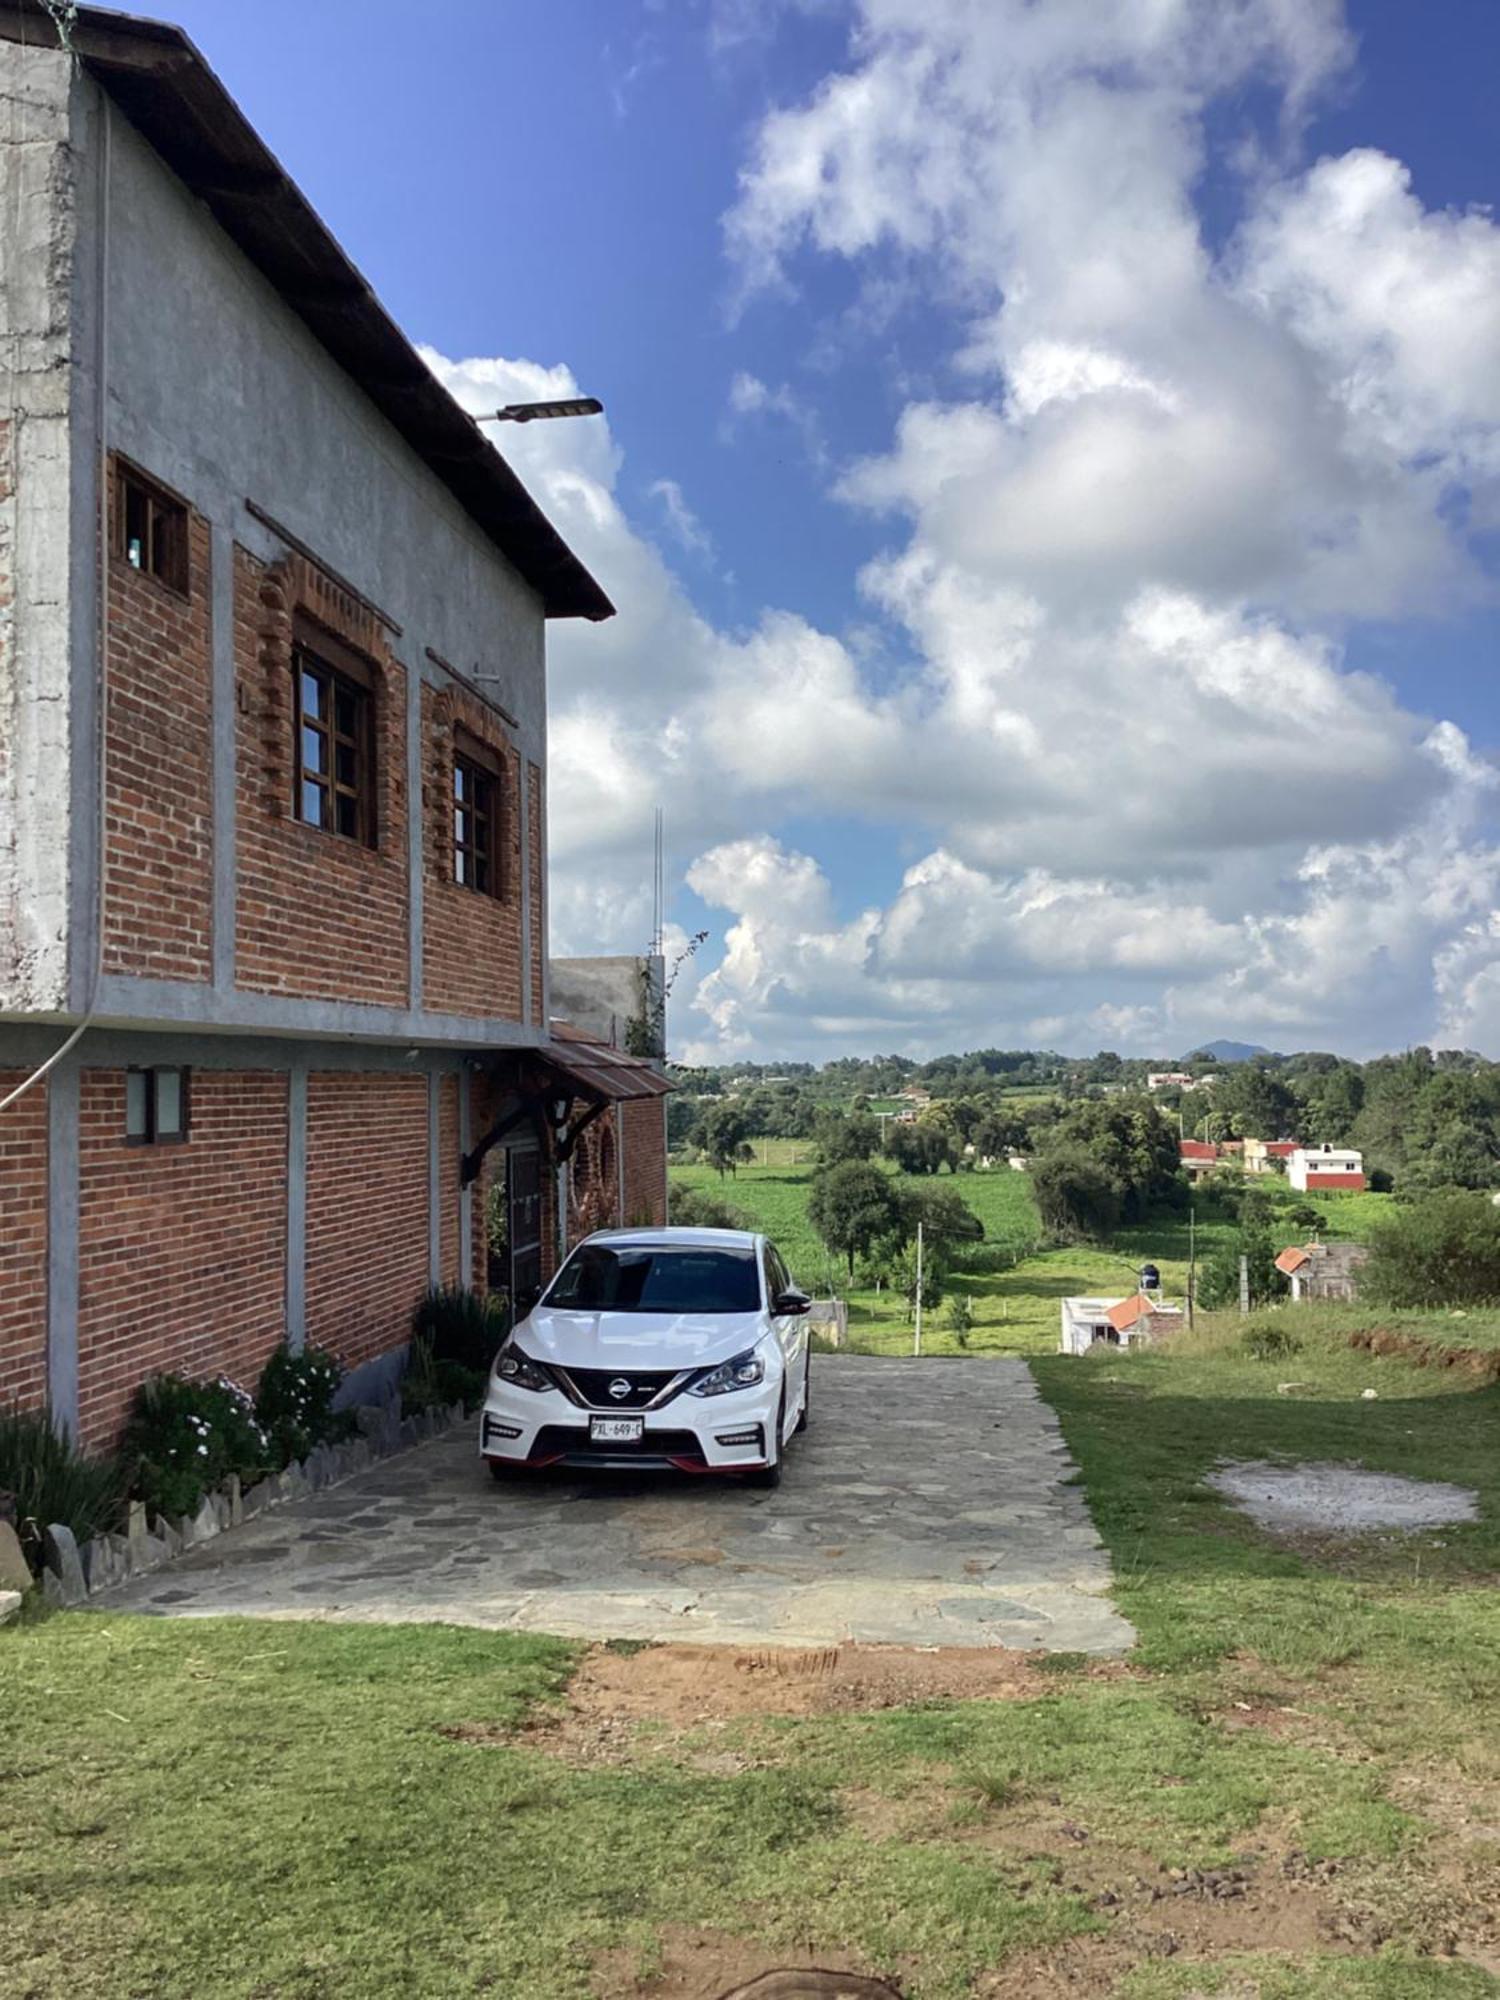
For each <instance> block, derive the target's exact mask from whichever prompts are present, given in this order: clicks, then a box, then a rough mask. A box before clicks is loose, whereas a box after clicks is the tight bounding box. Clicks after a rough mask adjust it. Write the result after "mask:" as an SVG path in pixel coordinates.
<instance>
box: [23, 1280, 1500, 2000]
mask: <svg viewBox="0 0 1500 2000" xmlns="http://www.w3.org/2000/svg"><path fill="white" fill-rule="evenodd" d="M1307 1324H1308V1326H1309V1328H1310V1332H1309V1335H1308V1338H1307V1341H1306V1345H1305V1346H1304V1348H1303V1350H1302V1351H1301V1352H1299V1353H1298V1354H1296V1355H1295V1356H1293V1357H1290V1358H1284V1359H1282V1360H1280V1361H1278V1362H1276V1363H1274V1364H1269V1365H1268V1364H1266V1363H1263V1362H1258V1361H1255V1360H1252V1359H1251V1358H1249V1356H1248V1355H1247V1354H1246V1352H1245V1351H1244V1348H1243V1340H1242V1335H1243V1329H1241V1328H1240V1327H1239V1326H1238V1325H1224V1326H1219V1327H1216V1328H1214V1329H1210V1330H1209V1331H1207V1332H1204V1333H1200V1335H1199V1336H1197V1337H1196V1338H1194V1339H1193V1340H1191V1341H1184V1342H1182V1343H1181V1344H1180V1345H1179V1346H1178V1347H1177V1348H1176V1350H1175V1351H1173V1352H1170V1353H1167V1352H1155V1353H1143V1354H1129V1355H1121V1354H1119V1353H1117V1352H1111V1353H1109V1354H1103V1353H1101V1354H1099V1355H1095V1356H1092V1357H1089V1358H1085V1359H1079V1360H1069V1359H1065V1358H1062V1357H1048V1358H1045V1359H1042V1360H1039V1361H1038V1362H1036V1363H1035V1364H1034V1367H1035V1372H1036V1375H1037V1379H1038V1381H1039V1382H1040V1384H1041V1386H1042V1388H1043V1390H1044V1392H1045V1393H1046V1395H1047V1396H1048V1397H1049V1398H1050V1400H1051V1401H1052V1402H1053V1404H1054V1405H1055V1407H1056V1408H1057V1410H1058V1411H1059V1413H1060V1415H1061V1418H1062V1422H1063V1426H1064V1429H1065V1432H1066V1435H1067V1437H1068V1440H1069V1443H1070V1445H1071V1447H1072V1449H1073V1451H1074V1453H1075V1455H1076V1457H1077V1459H1078V1462H1079V1464H1080V1467H1081V1476H1082V1480H1083V1483H1084V1485H1085V1488H1086V1490H1087V1493H1088V1497H1089V1500H1090V1503H1091V1505H1092V1507H1093V1511H1094V1516H1095V1520H1096V1522H1097V1524H1098V1527H1099V1529H1100V1532H1101V1533H1102V1535H1103V1536H1104V1538H1105V1540H1106V1542H1107V1543H1108V1544H1109V1547H1110V1549H1111V1552H1112V1554H1113V1558H1114V1561H1115V1564H1116V1569H1117V1574H1118V1578H1119V1584H1118V1596H1119V1601H1120V1603H1121V1606H1122V1608H1123V1610H1124V1611H1125V1612H1126V1613H1127V1615H1128V1616H1129V1617H1130V1618H1131V1619H1132V1620H1133V1621H1134V1622H1135V1624H1136V1627H1137V1629H1138V1631H1139V1634H1140V1645H1139V1649H1138V1651H1137V1653H1136V1655H1135V1656H1134V1658H1133V1660H1132V1662H1131V1663H1130V1665H1129V1667H1128V1668H1127V1669H1126V1670H1125V1671H1124V1672H1123V1673H1121V1672H1118V1671H1117V1672H1115V1673H1113V1674H1111V1675H1103V1676H1101V1675H1097V1674H1094V1673H1091V1672H1090V1671H1088V1669H1087V1666H1086V1663H1085V1662H1083V1661H1081V1660H1079V1659H1077V1658H1076V1657H1073V1656H1068V1655H1062V1656H1059V1657H1057V1658H1056V1659H1055V1660H1053V1661H1051V1662H1050V1663H1048V1664H1049V1666H1050V1669H1051V1671H1049V1672H1047V1673H1045V1674H1038V1675H1037V1677H1036V1679H1035V1681H1034V1683H1033V1684H1032V1685H1031V1687H1030V1688H1029V1690H1026V1689H1023V1691H1022V1695H1021V1698H1014V1699H1000V1700H993V1701H976V1700H969V1701H937V1700H928V1701H925V1702H922V1703H921V1704H919V1705H916V1706H906V1707H896V1708H888V1709H883V1710H865V1711H861V1710H858V1709H856V1710H855V1711H854V1712H847V1713H845V1712H830V1713H825V1714H819V1715H812V1716H805V1717H800V1718H780V1719H770V1718H766V1717H759V1718H756V1717H750V1718H746V1719H741V1720H739V1721H736V1722H731V1723H729V1724H723V1723H720V1724H718V1725H704V1724H700V1723H698V1722H697V1721H695V1720H692V1719H688V1720H686V1721H684V1720H683V1718H682V1716H681V1714H679V1715H678V1716H677V1718H676V1720H675V1721H674V1722H673V1723H672V1724H671V1725H670V1726H669V1725H667V1724H666V1723H663V1722H657V1721H654V1720H653V1719H652V1717H651V1716H649V1715H648V1716H646V1717H644V1718H639V1719H635V1720H622V1721H621V1722H619V1723H618V1724H617V1725H615V1727H614V1729H613V1731H612V1733H611V1734H610V1735H609V1737H608V1738H607V1739H605V1740H604V1742H603V1746H602V1749H601V1750H600V1751H599V1753H598V1754H596V1755H594V1756H593V1757H591V1758H588V1759H582V1760H580V1759H577V1758H575V1759H573V1760H571V1761H569V1760H568V1759H566V1758H564V1757H562V1756H559V1755H557V1754H554V1753H553V1752H552V1751H551V1750H550V1749H549V1747H548V1743H549V1739H548V1738H547V1737H546V1736H541V1737H537V1736H532V1735H528V1734H527V1733H525V1730H524V1728H523V1727H522V1725H524V1723H525V1721H526V1719H527V1717H528V1716H535V1715H538V1714H546V1713H547V1712H549V1711H550V1710H551V1709H552V1708H553V1707H554V1705H555V1704H556V1703H557V1701H558V1699H559V1696H560V1695H561V1693H562V1691H563V1689H564V1687H565V1684H566V1682H567V1680H568V1677H569V1675H570V1673H571V1672H572V1671H573V1669H574V1663H575V1661H576V1658H577V1652H576V1649H574V1648H572V1647H570V1646H568V1645H566V1644H563V1643H562V1642H555V1641H550V1640H547V1639H541V1638H534V1637H523V1636H516V1635H509V1634H488V1633H481V1632H469V1631H455V1630H451V1629H443V1628H432V1627H408V1628H401V1629H393V1628H382V1627H369V1626H332V1625H320V1624H306V1625H299V1624H288V1623H265V1624H254V1623H251V1622H248V1621H241V1620H183V1621H173V1620H167V1619H148V1618H126V1617H117V1616H109V1615H101V1614H99V1613H87V1614H85V1613H72V1614H60V1615H52V1616H44V1617H38V1618H35V1619H32V1620H30V1621H28V1622H27V1623H25V1624H23V1625H22V1626H20V1627H18V1628H14V1629H11V1630H9V1631H5V1632H0V1714H3V1716H4V1718H5V1726H4V1730H3V1734H0V1799H3V1801H4V1811H3V1812H0V1880H3V1882H4V1884H5V1893H4V1895H3V1897H0V1993H3V1994H5V1995H15V1996H22V1995H25V1996H27V2000H95V1996H98V2000H131V1996H151V2000H179V1996H180V2000H188V1996H192V2000H201V1996H218V1995H224V1996H231V2000H283V1996H288V2000H356V1997H357V2000H366V1996H368V2000H375V1996H384V1995H389V1994H396V1993H399V1994H403V1995H406V1994H411V1995H416V1996H428V1995H431V1996H434V2000H436V1996H439V1995H441V1996H444V1997H445V2000H446V1996H451V1995H460V1994H487V1995H492V1996H503V2000H533V1996H544V2000H586V1996H595V2000H616V1996H618V1995H621V1994H624V1993H627V1992H633V1991H636V1990H637V1988H636V1986H635V1984H634V1980H635V1977H636V1975H637V1974H639V1976H640V1977H641V1978H643V1979H649V1976H650V1974H651V1972H652V1969H653V1968H654V1967H655V1966H656V1965H657V1964H658V1963H659V1962H660V1959H661V1955H662V1952H663V1951H664V1949H666V1948H668V1946H669V1945H670V1943H671V1940H673V1939H674V1938H680V1937H682V1936H688V1937H691V1938H697V1937H699V1936H708V1937H711V1938H718V1939H740V1940H748V1941H750V1943H751V1944H753V1946H754V1950H755V1952H756V1953H757V1954H759V1962H760V1963H775V1962H776V1961H777V1959H778V1957H781V1956H784V1955H786V1954H789V1953H790V1952H792V1951H794V1950H795V1951H803V1950H806V1951H809V1952H812V1953H813V1954H814V1955H815V1956H817V1957H818V1958H820V1959H821V1960H822V1961H823V1962H825V1963H834V1964H845V1965H856V1966H864V1967H867V1968H869V1969H872V1970H882V1971H884V1972H886V1973H887V1974H891V1975H894V1976H896V1977H897V1978H898V1979H899V1981H900V1983H901V1986H902V1990H903V1991H904V1992H905V1993H906V1994H907V1995H908V1996H910V2000H960V1996H974V2000H981V1996H991V2000H1001V1996H1009V1995H1012V1994H1014V1995H1016V1996H1018V2000H1020V1996H1025V1995H1028V1994H1030V1993H1033V1992H1035V1993H1045V1994H1048V1995H1054V1994H1058V1993H1061V1992H1064V1991H1066V1992H1072V1991H1074V1990H1078V1991H1080V1992H1087V1993H1100V1994H1102V1993H1105V1992H1113V1993H1117V1994H1119V1995H1121V1996H1123V2000H1187V1996H1190V1995H1207V1994H1219V1995H1222V1996H1223V2000H1256V1996H1259V2000H1321V1996H1327V2000H1341V1996H1345V1995H1354V1996H1365V2000H1428V1997H1429V1996H1432V2000H1478V1996H1481V1995H1485V1994H1494V1993H1497V1992H1500V1979H1496V1978H1495V1977H1494V1976H1493V1970H1491V1971H1487V1970H1486V1969H1485V1966H1484V1963H1483V1961H1484V1959H1485V1958H1486V1955H1489V1958H1490V1963H1491V1966H1492V1968H1493V1967H1500V1732H1497V1731H1496V1729H1495V1727H1494V1719H1495V1716H1496V1715H1497V1714H1500V1600H1497V1596H1496V1592H1495V1588H1494V1585H1495V1579H1496V1576H1497V1575H1500V1454H1497V1453H1496V1451H1495V1448H1494V1447H1495V1435H1496V1425H1497V1419H1500V1388H1496V1387H1489V1388H1477V1387H1476V1386H1475V1385H1474V1383H1473V1382H1472V1381H1468V1380H1465V1379H1463V1378H1462V1377H1461V1376H1460V1375H1458V1374H1457V1373H1456V1372H1455V1371H1452V1370H1446V1371H1445V1370H1437V1369H1430V1368H1428V1369H1422V1368H1417V1367H1414V1366H1412V1365H1410V1364H1409V1363H1407V1362H1406V1361H1404V1360H1401V1359H1397V1358H1387V1359H1380V1358H1377V1357H1375V1356H1372V1355H1369V1354H1366V1353H1357V1352H1355V1351H1353V1350H1351V1349H1350V1348H1349V1347H1348V1346H1347V1345H1346V1344H1345V1342H1344V1339H1343V1337H1342V1335H1341V1334H1340V1333H1339V1332H1337V1331H1336V1330H1333V1329H1325V1330H1322V1331H1320V1330H1319V1329H1318V1326H1317V1323H1316V1318H1315V1316H1314V1318H1313V1319H1311V1320H1309V1321H1308V1323H1307ZM821 1365H822V1366H824V1367H827V1368H837V1367H838V1366H839V1365H840V1364H839V1362H838V1361H837V1359H832V1360H828V1361H825V1362H823V1363H822V1364H821ZM1293 1375H1294V1376H1295V1378H1296V1379H1297V1381H1298V1383H1299V1385H1300V1387H1299V1390H1298V1393H1297V1394H1296V1395H1295V1396H1281V1395H1278V1394H1277V1390H1276V1384H1277V1381H1278V1379H1285V1378H1286V1377H1288V1376H1293ZM1370 1388H1373V1389H1375V1390H1376V1392H1377V1393H1376V1396H1375V1397H1374V1399H1373V1400H1371V1399H1367V1398H1366V1397H1365V1395H1364V1393H1363V1392H1364V1391H1365V1390H1366V1389H1370ZM1260 1455H1269V1456H1278V1457H1279V1456H1287V1457H1303V1458H1318V1459H1327V1458H1332V1459H1340V1460H1350V1461H1353V1462H1356V1463H1359V1464H1364V1465H1370V1466H1375V1467H1380V1468H1383V1469H1387V1470H1390V1471H1394V1472H1405V1473H1413V1474H1418V1475H1423V1476H1437V1477H1445V1478H1452V1479H1457V1480H1459V1481H1461V1482H1464V1483H1466V1484H1471V1485H1474V1486H1476V1487H1477V1488H1478V1489H1479V1490H1480V1492H1481V1494H1482V1495H1483V1505H1484V1512H1483V1518H1482V1520H1481V1521H1480V1522H1478V1523H1477V1524H1475V1525H1472V1526H1465V1527H1460V1528H1456V1529H1451V1530H1448V1531H1445V1532H1443V1533H1442V1534H1436V1535H1434V1534H1428V1535H1423V1536H1420V1537H1415V1538H1413V1537H1401V1538H1394V1539H1390V1538H1386V1539H1382V1538H1376V1539H1375V1540H1374V1541H1372V1542H1369V1543H1366V1544H1364V1545H1361V1546H1358V1547H1356V1548H1353V1549H1350V1548H1347V1547H1345V1548H1339V1547H1336V1546H1333V1545H1329V1544H1326V1543H1324V1544H1321V1545H1320V1544H1318V1543H1316V1542H1315V1543H1313V1544H1311V1545H1307V1546H1302V1547H1300V1548H1296V1549H1291V1548H1286V1547H1281V1546H1277V1545H1275V1544H1273V1543H1271V1542H1269V1541H1268V1540H1266V1539H1265V1538H1264V1537H1262V1536H1261V1535H1259V1534H1258V1533H1257V1532H1256V1531H1255V1530H1254V1529H1253V1528H1252V1527H1251V1526H1249V1525H1248V1523H1246V1522H1245V1521H1244V1520H1243V1519H1242V1518H1241V1517H1239V1516H1238V1515H1237V1514H1235V1513H1234V1512H1232V1511H1231V1510H1230V1509H1228V1508H1227V1507H1225V1506H1223V1505H1222V1504H1220V1503H1219V1502H1218V1500H1217V1499H1216V1498H1215V1497H1214V1496H1213V1494H1212V1493H1211V1492H1210V1491H1209V1489H1208V1488H1206V1487H1205V1486H1204V1484H1203V1475H1204V1473H1205V1472H1206V1471H1207V1470H1208V1469H1209V1468H1210V1467H1211V1465H1212V1464H1213V1463H1214V1462H1215V1461H1216V1460H1218V1459H1220V1458H1222V1457H1245V1456H1260ZM772 1504H774V1503H772ZM649 1659H650V1652H649V1649H648V1650H647V1652H646V1655H645V1661H644V1662H643V1664H649ZM476 1724H477V1725H480V1727H479V1729H478V1730H477V1731H476V1730H475V1728H474V1725H476ZM476 1734H477V1735H478V1736H479V1737H480V1738H482V1739H483V1740H478V1741H476V1740H473V1738H474V1737H475V1736H476ZM1226 1867H1228V1868H1232V1869H1234V1870H1236V1871H1238V1873H1239V1874H1240V1875H1241V1876H1242V1877H1243V1878H1244V1880H1245V1881H1246V1882H1247V1883H1248V1885H1249V1888H1248V1891H1247V1896H1248V1898H1249V1900H1247V1901H1246V1902H1245V1904H1244V1905H1243V1906H1233V1905H1225V1906H1224V1907H1223V1908H1221V1907H1220V1906H1219V1905H1218V1904H1217V1903H1216V1902H1215V1901H1214V1899H1213V1898H1212V1896H1211V1895H1206V1894H1205V1893H1203V1892H1199V1891H1192V1890H1191V1877H1189V1890H1190V1893H1188V1894H1186V1895H1185V1897H1184V1899H1183V1900H1181V1901H1178V1900H1175V1898H1174V1894H1173V1892H1174V1890H1175V1889H1176V1887H1177V1883H1176V1880H1175V1878H1174V1877H1173V1876H1172V1875H1171V1874H1170V1873H1169V1872H1167V1871H1170V1870H1172V1869H1177V1870H1186V1871H1194V1870H1206V1869H1223V1868H1226ZM1293 1877H1295V1878H1296V1880H1297V1881H1298V1882H1306V1881H1309V1880H1311V1881H1312V1882H1313V1883H1314V1884H1315V1887H1313V1888H1308V1889H1305V1890H1303V1889H1299V1890H1297V1891H1296V1894H1295V1895H1294V1893H1293V1891H1292V1890H1289V1889H1288V1888H1287V1886H1286V1884H1287V1882H1288V1880H1289V1879H1291V1878H1293ZM1297 1895H1300V1896H1302V1898H1303V1901H1302V1902H1301V1903H1300V1904H1299V1903H1298V1902H1297V1901H1296V1896H1297ZM1309 1898H1311V1899H1312V1906H1313V1907H1315V1908H1316V1909H1317V1910H1318V1912H1320V1915H1319V1920H1318V1923H1317V1924H1316V1925H1311V1924H1310V1923H1309V1922H1308V1921H1307V1920H1304V1921H1303V1928H1302V1931H1301V1932H1294V1931H1290V1930H1287V1929H1284V1928H1283V1926H1284V1925H1285V1924H1288V1923H1290V1922H1291V1915H1289V1912H1291V1913H1292V1914H1294V1913H1295V1910H1296V1909H1298V1908H1301V1909H1303V1910H1304V1911H1305V1910H1306V1908H1307V1907H1309V1903H1308V1899H1309ZM1158 1899H1160V1900H1158ZM1288 1899H1290V1901H1289V1900H1288ZM1237 1908H1242V1910H1243V1914H1242V1915H1241V1916H1240V1918H1239V1919H1238V1920H1237V1921H1236V1909H1237ZM1059 1952H1063V1953H1066V1954H1068V1955H1067V1956H1064V1957H1062V1958H1059V1957H1058V1956H1057V1954H1058V1953H1059ZM606 1966H608V1967H610V1968H611V1970H610V1971H609V1972H608V1973H606V1972H605V1971H604V1969H603V1968H605V1967H606ZM622 1966H625V1967H628V1968H629V1970H628V1972H622V1970H621V1967H622ZM1044 1974H1045V1975H1046V1976H1045V1977H1044V1976H1043V1975H1044ZM685 1990H687V1989H683V1988H681V1987H675V1986H674V1987H673V1988H672V1991H673V1992H674V1993H678V1992H683V1991H685Z"/></svg>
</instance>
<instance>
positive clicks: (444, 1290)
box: [411, 1285, 509, 1402]
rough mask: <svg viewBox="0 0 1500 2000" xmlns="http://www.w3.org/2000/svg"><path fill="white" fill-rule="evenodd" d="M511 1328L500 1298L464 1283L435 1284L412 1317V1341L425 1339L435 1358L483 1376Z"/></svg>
mask: <svg viewBox="0 0 1500 2000" xmlns="http://www.w3.org/2000/svg"><path fill="white" fill-rule="evenodd" d="M508 1330H509V1315H508V1313H507V1312H506V1309H505V1307H504V1306H503V1305H502V1304H501V1302H500V1301H499V1300H498V1299H495V1298H486V1297H485V1296H484V1295H483V1294H481V1293H479V1292H471V1291H470V1290H469V1289H468V1287H467V1286H465V1285H435V1286H434V1287H433V1289H432V1290H431V1291H430V1292H428V1294H427V1296H426V1297H425V1298H424V1299H423V1300H422V1302H421V1304H420V1305H419V1306H418V1307H417V1309H416V1311H415V1312H414V1313H413V1314H412V1321H411V1334H412V1340H413V1342H414V1343H415V1342H416V1341H419V1340H425V1341H426V1342H427V1344H428V1346H429V1347H430V1348H431V1350H432V1358H433V1360H434V1361H456V1362H457V1363H458V1365H459V1366H460V1367H461V1368H467V1369H470V1370H472V1371H473V1372H474V1373H476V1374H478V1375H479V1376H481V1377H483V1376H485V1375H488V1373H489V1371H490V1363H491V1362H492V1361H493V1360H494V1358H495V1353H496V1350H497V1349H498V1348H499V1345H500V1343H501V1341H502V1340H503V1339H504V1338H505V1335H506V1333H507V1332H508ZM453 1400H455V1399H454V1398H452V1397H450V1398H449V1401H450V1402H451V1401H453Z"/></svg>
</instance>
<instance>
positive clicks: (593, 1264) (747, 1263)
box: [547, 1243, 760, 1313]
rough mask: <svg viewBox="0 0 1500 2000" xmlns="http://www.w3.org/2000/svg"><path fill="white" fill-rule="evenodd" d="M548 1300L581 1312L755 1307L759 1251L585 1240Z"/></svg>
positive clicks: (741, 1309) (742, 1309)
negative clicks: (635, 1245)
mask: <svg viewBox="0 0 1500 2000" xmlns="http://www.w3.org/2000/svg"><path fill="white" fill-rule="evenodd" d="M547 1304H548V1305H549V1306H560V1307H562V1308H563V1309H564V1310H566V1309H567V1308H569V1307H572V1308H573V1309H574V1310H576V1311H578V1312H641V1313H644V1312H691V1313H748V1312H756V1311H758V1310H759V1307H760V1280H759V1277H758V1275H757V1272H756V1266H755V1252H754V1251H753V1250H706V1249H697V1248H693V1249H686V1248H684V1249H680V1250H679V1249H661V1248H655V1247H650V1248H648V1247H645V1246H642V1247H638V1248H632V1247H627V1246H625V1245H621V1247H620V1248H619V1249H613V1248H611V1247H610V1246H609V1245H607V1244H603V1243H585V1244H583V1245H582V1246H581V1247H580V1248H579V1249H577V1250H575V1251H574V1252H573V1255H572V1256H571V1257H570V1258H569V1259H568V1261H567V1263H566V1264H564V1266H563V1267H562V1269H561V1270H560V1271H559V1272H558V1274H557V1277H556V1279H555V1280H554V1281H553V1285H552V1289H551V1291H550V1292H548V1294H547Z"/></svg>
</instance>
